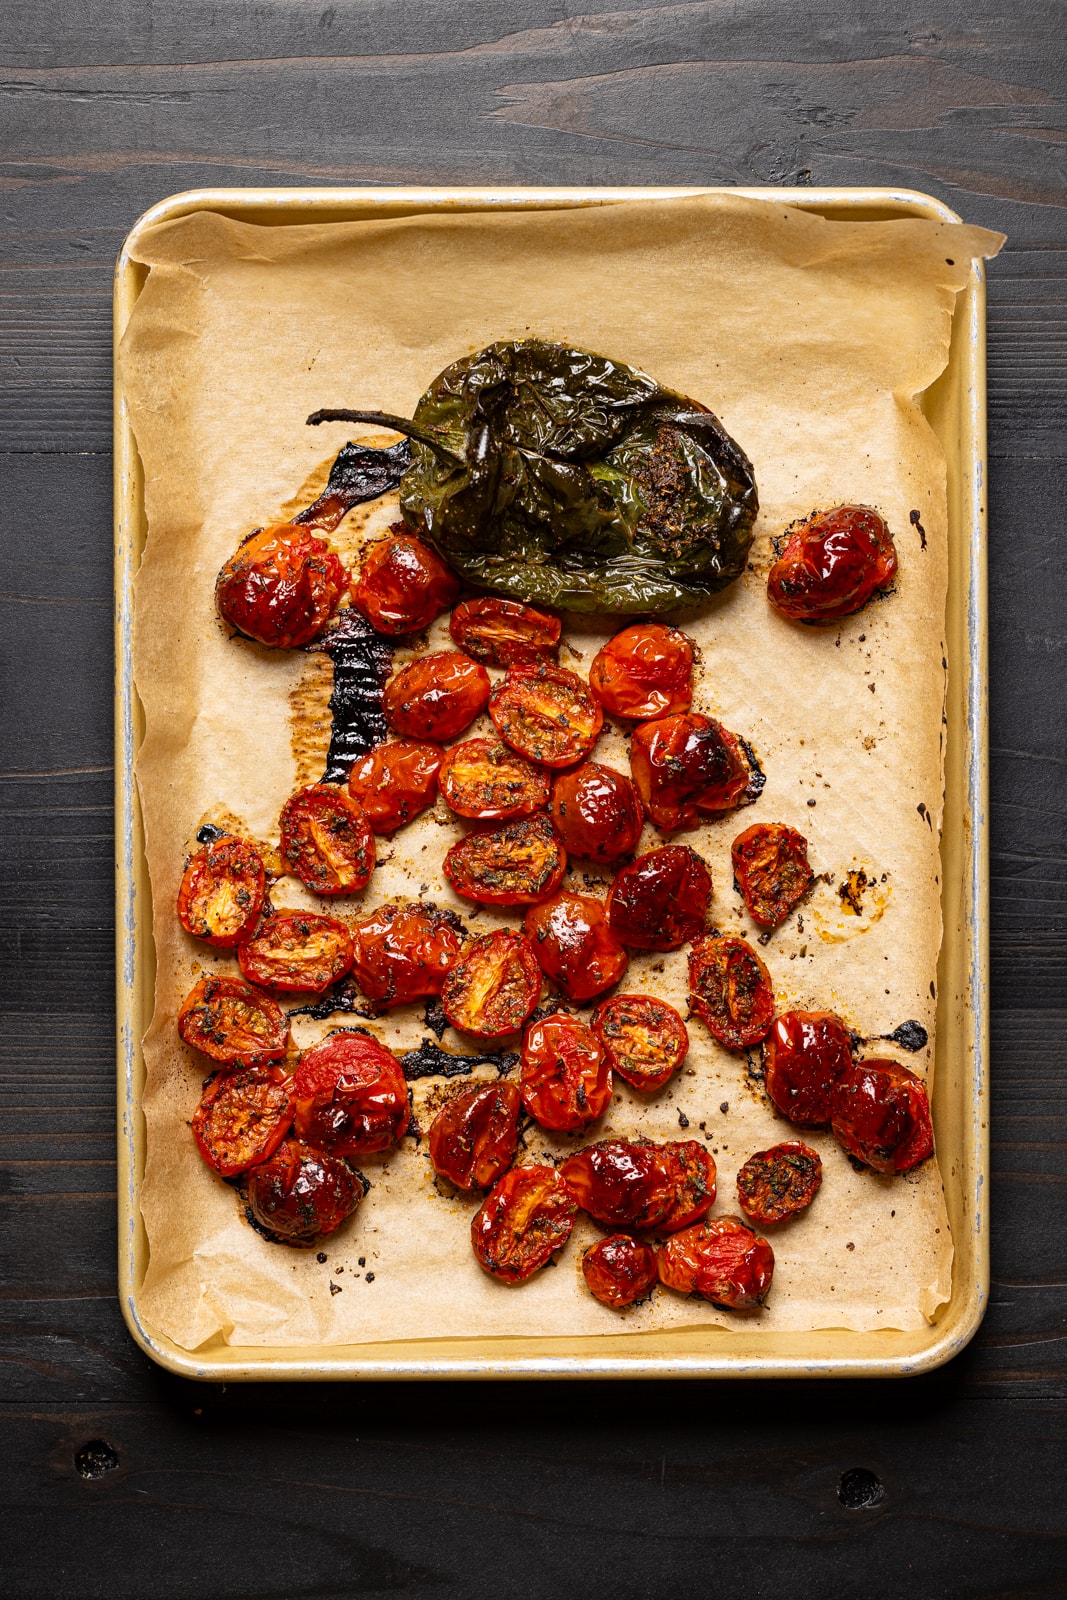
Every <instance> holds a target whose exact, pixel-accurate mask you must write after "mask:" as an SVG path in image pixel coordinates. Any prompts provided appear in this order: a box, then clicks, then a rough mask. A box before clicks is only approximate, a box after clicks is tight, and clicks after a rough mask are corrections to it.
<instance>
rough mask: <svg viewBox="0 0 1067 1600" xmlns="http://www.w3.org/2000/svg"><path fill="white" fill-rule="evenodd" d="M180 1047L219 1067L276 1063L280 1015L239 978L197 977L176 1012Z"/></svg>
mask: <svg viewBox="0 0 1067 1600" xmlns="http://www.w3.org/2000/svg"><path fill="white" fill-rule="evenodd" d="M178 1032H179V1033H180V1034H181V1036H182V1038H183V1039H184V1040H185V1042H186V1044H191V1045H192V1047H193V1049H194V1050H199V1051H200V1053H201V1054H202V1055H205V1056H210V1057H211V1060H212V1061H221V1062H222V1063H223V1064H224V1065H225V1066H242V1067H254V1066H259V1065H261V1064H262V1063H264V1062H267V1061H280V1060H281V1059H282V1057H283V1056H284V1055H285V1052H286V1049H287V1048H288V1044H289V1024H288V1022H287V1021H286V1019H285V1014H284V1012H283V1011H282V1009H281V1007H280V1006H279V1005H278V1004H277V1002H276V1001H274V1000H272V999H271V998H270V996H269V995H265V994H263V993H261V992H260V991H259V990H258V989H253V988H252V986H251V985H250V984H247V983H245V981H244V979H243V978H223V977H210V978H201V980H200V982H199V983H198V984H197V985H196V987H195V988H194V989H192V990H191V991H190V993H189V994H188V995H186V997H185V1000H184V1001H183V1002H182V1007H181V1010H180V1011H179V1012H178Z"/></svg>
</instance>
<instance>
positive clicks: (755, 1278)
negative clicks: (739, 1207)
mask: <svg viewBox="0 0 1067 1600" xmlns="http://www.w3.org/2000/svg"><path fill="white" fill-rule="evenodd" d="M657 1266H658V1268H659V1281H660V1283H664V1284H666V1286H667V1288H668V1289H677V1290H678V1291H679V1292H680V1293H681V1294H698V1295H700V1296H701V1297H702V1299H704V1300H710V1301H711V1303H712V1305H716V1306H723V1307H724V1308H725V1309H726V1310H727V1311H755V1310H757V1309H758V1307H760V1306H761V1305H762V1304H763V1302H764V1300H766V1298H767V1291H768V1290H769V1289H770V1286H771V1277H772V1275H773V1273H774V1251H773V1250H772V1249H771V1247H770V1245H769V1244H768V1243H767V1241H766V1239H762V1238H761V1237H760V1235H759V1234H758V1233H753V1231H752V1229H751V1228H746V1227H745V1224H744V1223H743V1222H742V1221H741V1219H740V1217H716V1218H714V1220H713V1219H711V1218H709V1217H706V1218H705V1219H704V1221H703V1222H698V1223H697V1224H696V1226H695V1227H693V1228H686V1229H685V1231H684V1232H683V1233H676V1234H675V1235H674V1237H673V1239H668V1240H667V1242H666V1244H664V1245H661V1246H660V1249H659V1254H658V1256H657Z"/></svg>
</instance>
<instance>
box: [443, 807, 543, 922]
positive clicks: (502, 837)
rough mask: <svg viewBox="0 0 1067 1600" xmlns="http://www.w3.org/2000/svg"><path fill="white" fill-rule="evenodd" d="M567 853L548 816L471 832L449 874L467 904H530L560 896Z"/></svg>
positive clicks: (448, 865)
mask: <svg viewBox="0 0 1067 1600" xmlns="http://www.w3.org/2000/svg"><path fill="white" fill-rule="evenodd" d="M566 870H567V852H566V851H565V850H564V848H563V846H562V844H560V842H559V839H558V837H557V835H556V830H555V828H553V826H552V824H551V822H549V820H548V818H547V817H546V816H545V815H544V814H543V813H542V814H540V815H538V816H536V817H519V818H518V819H517V820H516V821H515V822H503V823H501V824H500V825H499V826H498V827H495V828H486V829H484V830H480V831H478V832H475V833H468V834H467V835H466V837H465V838H463V839H460V840H459V841H458V842H457V843H456V844H454V845H453V846H452V848H451V850H449V852H448V854H447V855H446V856H445V861H444V873H445V877H446V878H447V879H448V881H449V883H450V884H451V885H452V887H453V889H454V890H455V891H456V893H457V894H459V895H462V896H463V898H464V900H476V901H477V902H478V904H479V905H484V906H528V905H533V904H534V903H535V902H536V901H538V900H544V899H545V898H546V897H547V896H548V895H550V894H555V892H556V890H557V889H558V888H559V886H560V884H561V882H562V881H563V874H564V873H565V872H566Z"/></svg>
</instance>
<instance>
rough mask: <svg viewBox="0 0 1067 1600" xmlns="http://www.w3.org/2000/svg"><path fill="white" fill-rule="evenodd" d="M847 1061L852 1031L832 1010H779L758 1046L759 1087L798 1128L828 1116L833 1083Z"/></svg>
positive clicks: (846, 1067) (822, 1124)
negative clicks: (760, 1053)
mask: <svg viewBox="0 0 1067 1600" xmlns="http://www.w3.org/2000/svg"><path fill="white" fill-rule="evenodd" d="M851 1065H852V1036H851V1034H850V1033H849V1031H848V1029H847V1028H846V1027H845V1024H844V1023H843V1022H842V1021H841V1018H840V1017H835V1016H834V1014H833V1012H832V1011H784V1012H783V1013H782V1015H781V1016H780V1017H777V1018H776V1019H775V1022H774V1025H773V1027H772V1028H771V1030H770V1032H769V1033H768V1035H767V1038H766V1040H765V1042H764V1046H763V1087H764V1089H765V1090H766V1091H767V1098H768V1099H769V1100H770V1102H771V1104H772V1105H773V1106H774V1108H775V1109H776V1110H777V1111H780V1112H781V1113H782V1116H783V1117H788V1118H789V1121H790V1122H795V1123H796V1124H797V1126H798V1127H802V1128H824V1127H825V1126H826V1125H827V1123H828V1122H829V1121H830V1117H831V1114H832V1111H833V1103H834V1085H835V1084H836V1083H837V1081H838V1079H839V1078H841V1077H842V1076H843V1074H844V1073H846V1072H847V1071H848V1070H849V1068H850V1067H851Z"/></svg>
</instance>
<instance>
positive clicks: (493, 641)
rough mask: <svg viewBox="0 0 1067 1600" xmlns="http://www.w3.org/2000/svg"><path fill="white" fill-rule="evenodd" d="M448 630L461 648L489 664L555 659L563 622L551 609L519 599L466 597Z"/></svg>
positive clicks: (476, 658)
mask: <svg viewBox="0 0 1067 1600" xmlns="http://www.w3.org/2000/svg"><path fill="white" fill-rule="evenodd" d="M449 632H450V633H451V635H452V638H453V640H454V641H455V643H456V645H457V646H458V648H459V649H460V650H465V651H466V652H467V654H468V655H469V656H473V657H474V659H475V661H483V662H484V663H485V665H486V666H487V667H514V666H517V665H518V664H519V663H520V662H535V661H554V660H555V658H556V652H557V650H558V649H559V636H560V621H559V618H558V617H554V616H552V614H551V612H548V611H539V610H538V609H537V608H536V607H535V606H526V605H522V604H520V602H519V601H518V600H496V599H492V600H491V599H478V600H464V602H463V604H462V605H459V606H457V607H456V609H455V611H453V613H452V621H451V623H450V624H449Z"/></svg>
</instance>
